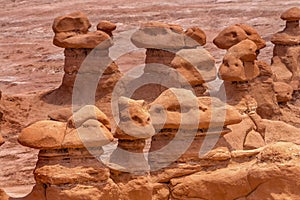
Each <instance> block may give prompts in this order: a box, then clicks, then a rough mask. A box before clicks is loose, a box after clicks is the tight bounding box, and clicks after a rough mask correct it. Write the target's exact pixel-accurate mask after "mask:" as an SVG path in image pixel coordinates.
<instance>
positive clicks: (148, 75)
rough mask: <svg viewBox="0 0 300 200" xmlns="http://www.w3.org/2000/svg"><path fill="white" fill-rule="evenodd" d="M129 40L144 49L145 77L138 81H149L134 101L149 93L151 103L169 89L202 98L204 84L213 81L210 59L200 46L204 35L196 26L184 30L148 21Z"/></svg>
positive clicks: (211, 58) (203, 41)
mask: <svg viewBox="0 0 300 200" xmlns="http://www.w3.org/2000/svg"><path fill="white" fill-rule="evenodd" d="M131 41H132V42H133V44H134V45H135V46H137V47H138V48H145V49H146V60H145V64H146V65H145V68H144V74H143V76H142V77H141V79H147V80H151V81H152V82H154V83H152V84H148V85H144V86H142V87H141V88H139V90H137V91H136V92H135V94H134V95H133V98H135V99H145V98H144V96H143V93H145V91H147V92H146V93H151V94H153V95H151V98H149V99H145V100H147V101H149V102H151V101H153V100H154V99H155V98H156V97H157V96H159V95H160V94H161V92H163V91H164V90H166V89H167V88H170V87H177V88H192V89H193V90H194V91H195V93H196V95H199V96H200V95H203V93H204V92H205V91H206V87H205V86H204V85H203V84H204V83H205V82H208V81H212V80H214V79H215V78H216V69H215V65H214V64H215V62H214V59H213V57H212V56H211V55H210V54H209V53H208V52H207V51H206V50H204V49H203V48H202V47H201V46H203V45H204V44H205V43H206V36H205V33H204V32H203V31H202V30H201V29H200V28H198V27H192V28H189V29H187V30H186V31H184V30H183V29H182V27H181V26H179V25H173V24H165V23H161V22H149V23H145V24H143V25H142V26H141V28H140V29H139V30H138V31H137V32H135V33H134V34H133V35H132V38H131Z"/></svg>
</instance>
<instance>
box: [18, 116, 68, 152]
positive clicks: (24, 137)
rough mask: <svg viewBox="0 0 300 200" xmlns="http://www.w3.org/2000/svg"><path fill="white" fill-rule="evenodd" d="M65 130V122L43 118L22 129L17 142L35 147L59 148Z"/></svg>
mask: <svg viewBox="0 0 300 200" xmlns="http://www.w3.org/2000/svg"><path fill="white" fill-rule="evenodd" d="M65 130H66V123H63V122H56V121H50V120H44V121H39V122H36V123H34V124H32V125H30V126H28V127H27V128H25V129H23V130H22V132H21V133H20V135H19V137H18V142H19V143H20V144H22V145H24V146H28V147H31V148H36V149H59V148H61V144H62V141H63V139H64V135H65Z"/></svg>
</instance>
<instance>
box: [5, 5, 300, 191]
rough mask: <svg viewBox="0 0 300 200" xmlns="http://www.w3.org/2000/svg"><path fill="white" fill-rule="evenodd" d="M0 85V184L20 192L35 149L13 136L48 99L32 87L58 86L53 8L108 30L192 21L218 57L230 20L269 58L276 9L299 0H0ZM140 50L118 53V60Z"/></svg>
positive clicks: (59, 57) (26, 187)
mask: <svg viewBox="0 0 300 200" xmlns="http://www.w3.org/2000/svg"><path fill="white" fill-rule="evenodd" d="M0 5H1V6H0V27H1V31H0V59H1V63H0V89H1V90H2V92H3V98H2V100H1V103H0V104H1V110H2V111H3V113H4V120H3V121H2V123H1V133H2V135H3V136H4V137H5V139H6V143H5V144H4V145H3V146H1V148H0V187H1V188H5V189H6V191H8V192H10V193H13V194H15V195H19V196H20V195H21V196H22V195H24V194H26V193H28V192H29V191H30V189H31V184H33V183H34V179H33V176H32V171H33V169H34V166H35V162H36V158H37V151H36V150H32V149H29V148H25V147H22V146H21V145H19V144H18V143H17V141H16V138H17V135H18V133H19V132H20V130H21V129H22V128H23V127H24V126H26V125H28V124H29V123H32V122H33V121H36V120H40V119H44V118H45V117H46V113H47V111H49V110H51V109H55V108H56V106H54V105H47V104H46V103H43V102H40V101H39V99H38V98H37V95H38V94H40V93H41V92H42V91H48V90H51V89H54V88H56V87H58V86H59V84H60V81H61V79H62V75H63V59H64V57H63V49H61V48H58V47H55V46H54V45H53V44H52V38H53V35H54V34H53V32H52V29H51V25H52V22H53V19H54V18H55V17H56V16H60V15H64V14H67V13H70V12H74V11H82V12H84V13H86V14H87V15H88V17H89V19H90V21H91V22H92V24H93V25H94V26H93V27H92V29H95V25H96V24H97V22H98V21H100V20H110V21H112V22H114V23H116V24H117V26H118V28H117V30H116V32H115V35H118V34H121V33H122V32H124V31H128V30H131V29H134V28H137V27H139V25H140V24H141V23H142V22H147V21H162V22H169V23H175V24H180V25H182V26H183V27H184V28H187V27H190V26H199V27H201V28H202V29H203V30H204V31H205V32H206V34H207V41H208V42H207V44H206V45H205V48H206V49H207V50H208V51H210V52H211V54H212V55H213V56H214V57H215V59H216V61H217V64H219V63H220V62H221V60H222V56H223V54H224V51H223V50H219V49H217V48H216V47H215V46H214V45H213V44H212V40H213V38H214V37H215V36H216V35H217V34H218V33H219V32H220V31H221V30H223V29H224V28H225V27H227V26H229V25H232V24H235V23H246V24H249V25H251V26H253V27H254V28H255V29H257V31H258V32H259V33H260V34H261V35H262V37H263V38H264V39H265V40H266V41H267V47H266V48H265V49H263V50H262V51H261V55H260V58H259V59H261V60H264V61H266V62H268V63H270V58H271V56H272V48H273V45H272V44H271V43H270V38H271V36H272V34H273V33H275V32H277V31H279V30H282V29H283V27H284V21H282V20H280V18H279V16H280V14H281V13H282V12H283V11H285V10H286V9H288V8H290V7H292V6H300V3H299V0H289V1H279V0H272V1H271V0H266V1H263V0H254V1H249V0H203V1H200V0H196V1H195V0H185V1H179V0H174V1H153V0H152V1H148V0H141V1H133V0H118V1H116V0H110V1H106V0H87V1H83V0H73V1H62V0H42V1H40V0H31V1H28V0H23V1H22V0H9V1H8V0H0ZM139 59H142V58H134V59H132V60H131V59H125V61H124V60H123V61H122V62H120V63H119V65H120V67H121V68H123V69H127V68H128V66H130V65H133V64H134V63H136V62H138V61H137V60H139Z"/></svg>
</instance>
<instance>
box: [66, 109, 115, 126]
mask: <svg viewBox="0 0 300 200" xmlns="http://www.w3.org/2000/svg"><path fill="white" fill-rule="evenodd" d="M89 119H94V120H97V121H99V122H100V123H102V124H103V125H104V126H105V127H106V128H107V129H109V130H110V128H111V127H110V121H109V119H108V118H107V116H106V115H105V114H104V113H103V112H102V111H101V110H99V108H97V107H96V106H94V105H85V106H84V107H82V108H80V109H79V110H77V111H76V112H75V113H74V114H73V116H71V117H70V118H69V119H68V127H70V128H75V127H80V126H82V124H83V123H84V122H86V121H87V120H89Z"/></svg>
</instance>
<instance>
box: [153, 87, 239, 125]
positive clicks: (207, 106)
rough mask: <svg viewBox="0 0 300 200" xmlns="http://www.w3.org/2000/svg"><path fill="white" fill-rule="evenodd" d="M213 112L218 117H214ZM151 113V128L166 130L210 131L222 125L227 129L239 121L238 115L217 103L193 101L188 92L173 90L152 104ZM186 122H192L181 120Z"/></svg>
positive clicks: (213, 100)
mask: <svg viewBox="0 0 300 200" xmlns="http://www.w3.org/2000/svg"><path fill="white" fill-rule="evenodd" d="M174 92H176V93H174ZM178 95H179V96H178ZM213 112H214V113H218V114H217V115H216V114H213ZM150 113H151V118H152V120H153V125H154V126H156V127H162V126H163V127H164V128H165V129H167V128H170V129H179V127H181V128H184V129H208V128H209V127H217V126H219V125H220V124H222V123H223V125H224V126H226V125H229V124H235V123H239V122H240V121H241V118H240V115H239V113H238V112H237V111H236V110H235V109H234V108H233V107H231V106H228V105H226V104H224V103H222V102H221V101H220V100H219V99H217V98H212V97H198V98H196V97H195V96H194V95H193V94H192V92H190V91H188V90H183V89H175V88H172V89H168V90H166V91H165V92H163V93H162V94H161V95H160V96H159V97H158V98H157V99H156V100H155V101H154V102H152V103H151V109H150ZM222 113H223V115H222ZM185 118H189V119H193V120H189V121H188V120H184V119H185ZM197 119H198V120H197ZM193 123H196V124H193Z"/></svg>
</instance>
